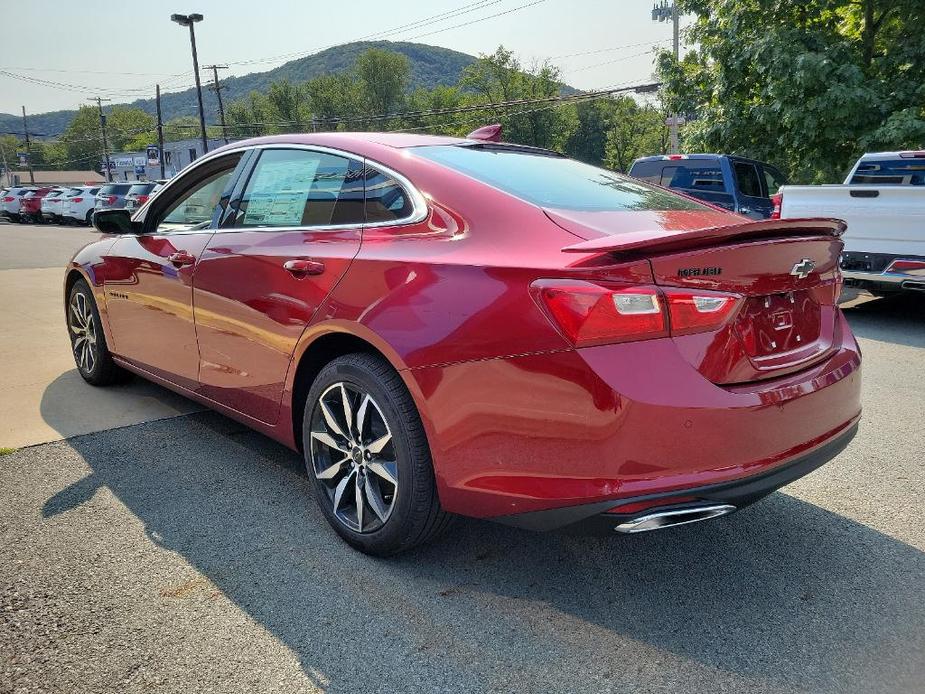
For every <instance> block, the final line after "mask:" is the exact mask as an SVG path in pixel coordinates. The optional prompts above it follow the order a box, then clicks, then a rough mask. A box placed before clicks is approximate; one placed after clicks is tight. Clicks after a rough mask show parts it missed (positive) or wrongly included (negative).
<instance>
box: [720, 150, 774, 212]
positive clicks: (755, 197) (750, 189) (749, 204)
mask: <svg viewBox="0 0 925 694" xmlns="http://www.w3.org/2000/svg"><path fill="white" fill-rule="evenodd" d="M730 164H731V165H732V174H733V178H734V179H735V185H736V190H737V191H738V195H737V198H738V200H737V203H738V204H737V209H736V212H738V213H739V214H743V215H745V216H746V217H751V218H752V219H765V218H767V217H768V216H770V214H771V200H770V198H767V197H765V194H764V188H763V186H762V185H761V175H760V173H759V171H758V167H757V166H755V164H754V163H752V162H750V161H741V160H739V159H731V160H730Z"/></svg>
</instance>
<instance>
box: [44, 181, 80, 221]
mask: <svg viewBox="0 0 925 694" xmlns="http://www.w3.org/2000/svg"><path fill="white" fill-rule="evenodd" d="M72 190H73V189H72V188H55V189H54V190H52V191H49V192H48V195H46V196H45V197H44V198H42V202H41V210H42V221H43V222H60V221H61V203H63V202H64V199H65V197H67V196H68V195H70V193H71V191H72Z"/></svg>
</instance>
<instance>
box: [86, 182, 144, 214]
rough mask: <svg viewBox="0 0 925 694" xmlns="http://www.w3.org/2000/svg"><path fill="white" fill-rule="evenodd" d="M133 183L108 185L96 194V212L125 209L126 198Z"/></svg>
mask: <svg viewBox="0 0 925 694" xmlns="http://www.w3.org/2000/svg"><path fill="white" fill-rule="evenodd" d="M133 185H134V184H133V183H107V184H106V185H105V186H103V187H102V188H100V191H99V192H98V193H97V194H96V203H95V205H94V209H96V210H119V209H122V208H123V207H125V196H126V195H127V194H128V192H129V191H130V190H131V189H132V186H133Z"/></svg>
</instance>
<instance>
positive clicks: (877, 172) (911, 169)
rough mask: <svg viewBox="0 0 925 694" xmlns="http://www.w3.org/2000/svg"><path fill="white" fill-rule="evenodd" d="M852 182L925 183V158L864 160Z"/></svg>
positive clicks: (883, 183)
mask: <svg viewBox="0 0 925 694" xmlns="http://www.w3.org/2000/svg"><path fill="white" fill-rule="evenodd" d="M851 183H875V184H876V183H879V184H880V185H903V186H921V185H925V159H918V160H916V159H895V160H893V159H891V160H889V161H862V162H861V163H860V164H858V168H857V170H856V171H855V172H854V176H852V177H851Z"/></svg>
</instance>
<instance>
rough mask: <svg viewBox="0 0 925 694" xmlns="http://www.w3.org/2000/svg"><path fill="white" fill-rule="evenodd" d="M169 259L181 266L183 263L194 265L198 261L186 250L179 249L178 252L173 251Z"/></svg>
mask: <svg viewBox="0 0 925 694" xmlns="http://www.w3.org/2000/svg"><path fill="white" fill-rule="evenodd" d="M167 260H169V261H170V262H171V263H173V264H174V265H176V266H177V267H180V266H181V265H192V264H193V263H195V262H196V258H194V257H193V256H192V254H190V253H187V252H186V251H177V252H176V253H171V254H170V255H168V256H167Z"/></svg>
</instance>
